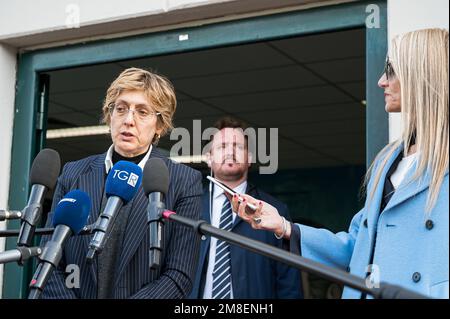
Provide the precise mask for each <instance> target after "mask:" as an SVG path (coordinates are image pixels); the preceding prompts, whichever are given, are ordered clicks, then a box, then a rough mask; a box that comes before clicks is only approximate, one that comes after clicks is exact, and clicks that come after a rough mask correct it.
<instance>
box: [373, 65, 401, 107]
mask: <svg viewBox="0 0 450 319" xmlns="http://www.w3.org/2000/svg"><path fill="white" fill-rule="evenodd" d="M378 86H379V87H380V88H382V89H384V100H385V102H386V106H385V109H386V112H389V113H398V112H401V94H400V81H399V80H398V78H397V76H396V75H395V72H394V70H393V68H392V65H391V63H390V61H389V59H387V60H386V66H385V68H384V72H383V75H382V76H381V78H380V79H379V80H378Z"/></svg>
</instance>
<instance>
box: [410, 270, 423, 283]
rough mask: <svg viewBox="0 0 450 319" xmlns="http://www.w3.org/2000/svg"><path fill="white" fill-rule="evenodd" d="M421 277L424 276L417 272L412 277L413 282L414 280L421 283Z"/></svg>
mask: <svg viewBox="0 0 450 319" xmlns="http://www.w3.org/2000/svg"><path fill="white" fill-rule="evenodd" d="M421 277H422V276H421V275H420V272H415V273H414V274H413V275H412V280H413V281H414V282H419V281H420V278H421Z"/></svg>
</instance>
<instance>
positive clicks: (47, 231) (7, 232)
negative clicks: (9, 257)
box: [0, 225, 93, 237]
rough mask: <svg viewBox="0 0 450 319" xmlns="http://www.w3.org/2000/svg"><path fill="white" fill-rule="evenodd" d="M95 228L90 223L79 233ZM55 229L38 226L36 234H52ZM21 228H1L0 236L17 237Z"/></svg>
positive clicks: (90, 231) (84, 233)
mask: <svg viewBox="0 0 450 319" xmlns="http://www.w3.org/2000/svg"><path fill="white" fill-rule="evenodd" d="M92 230H93V225H88V226H85V227H84V228H83V230H81V232H80V233H79V234H78V235H90V234H91V233H92ZM54 231H55V228H53V227H50V228H36V230H35V232H34V234H35V235H51V234H53V232H54ZM19 232H20V230H14V229H13V230H0V237H16V236H19Z"/></svg>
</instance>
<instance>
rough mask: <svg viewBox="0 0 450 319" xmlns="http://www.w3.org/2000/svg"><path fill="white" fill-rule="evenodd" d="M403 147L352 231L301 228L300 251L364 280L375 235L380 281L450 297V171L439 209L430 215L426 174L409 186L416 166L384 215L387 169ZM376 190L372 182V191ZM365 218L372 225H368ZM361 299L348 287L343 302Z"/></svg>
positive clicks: (357, 293) (388, 205)
mask: <svg viewBox="0 0 450 319" xmlns="http://www.w3.org/2000/svg"><path fill="white" fill-rule="evenodd" d="M402 147H403V146H401V147H399V148H398V149H397V150H396V151H395V153H394V154H393V156H392V157H391V158H390V159H389V161H388V163H387V165H386V166H385V168H384V170H383V173H382V176H381V179H380V181H379V184H378V186H377V189H376V191H375V193H374V197H373V199H372V200H371V201H370V202H369V199H367V200H366V203H365V207H364V208H363V209H362V210H361V211H359V212H358V213H357V214H356V215H355V216H354V217H353V219H352V221H351V224H350V227H349V230H348V232H340V233H337V234H334V233H332V232H330V231H328V230H325V229H317V228H312V227H308V226H304V225H298V227H300V233H301V239H300V245H301V252H302V255H303V256H304V257H306V258H310V259H313V260H315V261H318V262H321V263H323V264H326V265H328V266H332V267H338V268H340V269H342V270H347V271H348V270H349V269H350V273H352V274H354V275H356V276H359V277H361V278H365V277H366V271H367V265H368V264H369V261H370V252H371V247H372V245H373V243H374V237H375V231H376V233H377V235H376V247H375V252H374V259H373V264H374V265H376V266H377V268H376V270H379V272H378V273H377V274H378V275H379V280H380V282H381V283H383V282H387V283H391V284H396V285H399V286H402V287H405V288H407V289H410V290H413V291H416V292H419V293H421V294H424V295H428V296H431V297H435V298H449V283H448V276H449V254H448V251H449V224H448V217H449V185H448V170H447V172H446V174H445V176H444V180H443V183H442V186H441V188H440V193H439V197H438V199H437V202H436V205H435V206H434V208H433V209H432V211H431V214H430V215H429V216H428V217H427V215H425V205H426V201H427V196H428V190H429V183H430V176H429V174H428V173H427V174H425V176H424V177H423V178H422V179H419V180H416V181H414V182H412V183H408V180H411V177H412V175H413V171H414V170H415V166H413V168H412V169H410V170H409V172H408V174H407V176H406V177H405V179H404V180H403V182H402V183H401V185H400V186H399V188H398V189H397V190H396V191H395V193H394V194H393V196H392V198H391V199H390V201H389V203H388V204H387V206H386V208H385V209H384V211H383V212H382V213H381V214H379V213H380V212H379V209H380V204H381V198H382V194H383V187H384V181H385V177H386V174H387V171H388V170H389V168H390V166H391V164H392V163H393V161H394V160H395V158H396V157H397V155H398V154H399V153H400V152H401V151H402ZM374 171H376V167H375V169H374ZM371 187H372V184H371V182H369V185H368V190H369V192H370V190H371ZM367 198H369V196H367ZM366 219H367V223H366V225H367V227H366V226H365V225H364V224H365V223H364V221H365V220H366ZM427 220H431V221H432V224H433V226H432V227H428V228H427V227H426V225H427V224H426V222H427ZM430 225H431V222H429V221H428V226H430ZM360 297H361V293H360V292H358V291H356V290H354V289H351V288H348V287H345V289H344V292H343V296H342V298H360ZM369 297H370V296H369Z"/></svg>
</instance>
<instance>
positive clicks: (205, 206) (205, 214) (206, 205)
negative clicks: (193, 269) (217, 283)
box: [199, 190, 211, 265]
mask: <svg viewBox="0 0 450 319" xmlns="http://www.w3.org/2000/svg"><path fill="white" fill-rule="evenodd" d="M204 194H205V195H204V196H203V200H202V217H201V219H203V220H204V221H206V222H207V223H208V224H211V214H210V207H211V205H210V202H209V191H208V190H207V191H205V192H204ZM203 236H205V237H204V238H205V240H203V239H202V241H201V245H200V259H199V265H204V263H205V259H206V256H207V254H208V253H209V245H210V243H211V236H207V235H202V238H203Z"/></svg>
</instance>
